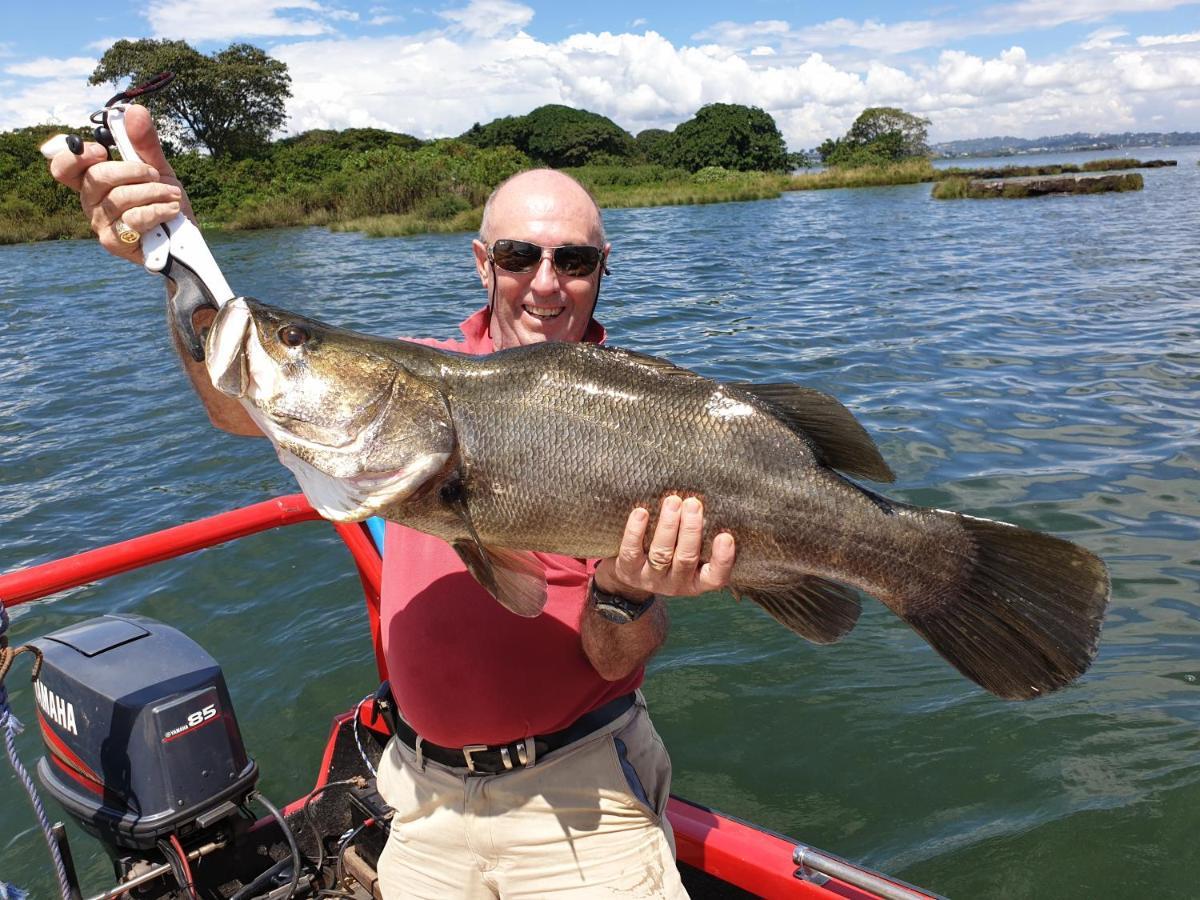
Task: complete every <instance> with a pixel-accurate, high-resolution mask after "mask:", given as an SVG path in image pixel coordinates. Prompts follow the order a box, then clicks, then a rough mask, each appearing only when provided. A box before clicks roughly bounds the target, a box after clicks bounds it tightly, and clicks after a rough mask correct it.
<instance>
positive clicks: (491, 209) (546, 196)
mask: <svg viewBox="0 0 1200 900" xmlns="http://www.w3.org/2000/svg"><path fill="white" fill-rule="evenodd" d="M549 217H558V218H563V217H567V218H570V219H573V220H574V221H575V222H576V223H577V225H578V226H579V227H580V228H581V229H583V230H584V231H586V232H587V235H588V237H587V241H586V243H589V244H591V245H592V246H595V247H603V246H604V222H603V221H602V220H601V218H600V207H599V206H597V205H596V201H595V200H594V199H592V195H591V194H589V193H588V191H587V188H585V187H584V186H583V185H581V184H580V183H579V182H578V181H576V180H575V179H574V178H572V177H571V176H570V175H567V174H565V173H563V172H559V171H557V170H555V169H529V170H528V171H525V172H518V173H517V174H516V175H513V176H511V177H510V178H508V179H506V180H505V181H503V182H501V184H500V186H499V187H497V188H496V189H495V190H494V191H492V195H491V196H490V197H488V199H487V203H486V204H485V205H484V207H483V221H482V222H481V223H480V225H479V239H480V240H481V241H483V242H484V243H485V244H487V243H490V242H492V241H494V240H498V239H500V238H503V237H510V235H505V234H499V233H493V232H495V231H496V228H497V226H501V227H502V223H507V222H508V221H510V220H512V219H514V218H517V219H519V220H521V221H523V222H529V221H537V220H539V219H544V218H549Z"/></svg>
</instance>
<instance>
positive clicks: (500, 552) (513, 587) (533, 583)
mask: <svg viewBox="0 0 1200 900" xmlns="http://www.w3.org/2000/svg"><path fill="white" fill-rule="evenodd" d="M453 547H454V552H455V553H457V554H458V558H459V559H461V560H462V561H463V564H464V565H465V566H466V567H467V571H469V572H470V573H471V574H472V575H473V576H474V577H475V580H476V581H478V582H479V583H480V584H481V585H483V586H484V588H486V589H487V592H488V593H489V594H491V595H492V596H493V597H495V598H496V599H497V600H498V601H500V603H501V604H502V605H503V606H504V608H505V609H507V610H508V611H509V612H513V613H516V614H517V615H518V616H524V617H525V618H527V619H531V618H533V617H534V616H537V615H541V612H542V608H543V607H544V606H545V605H546V570H545V568H544V567H543V566H542V564H541V563H540V562H538V559H537V557H536V556H534V555H533V554H532V553H529V552H527V551H524V550H508V549H506V548H501V547H485V546H484V545H483V544H481V543H479V542H478V540H464V541H455V542H454V544H453Z"/></svg>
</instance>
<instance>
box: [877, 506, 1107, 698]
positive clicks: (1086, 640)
mask: <svg viewBox="0 0 1200 900" xmlns="http://www.w3.org/2000/svg"><path fill="white" fill-rule="evenodd" d="M929 512H932V513H934V514H935V515H937V516H939V517H941V516H948V517H952V518H953V519H954V520H956V521H957V522H958V524H959V525H960V526H961V527H962V529H964V530H965V531H966V533H967V535H968V536H969V544H970V545H971V546H972V547H973V549H974V556H973V558H972V559H970V560H964V563H965V565H964V572H965V575H964V576H963V578H961V579H960V580H959V581H958V582H957V583H956V584H954V585H952V586H948V587H947V589H946V590H944V591H942V592H935V593H939V594H940V595H939V596H920V597H911V598H895V600H894V602H889V601H887V600H885V601H884V602H885V603H887V605H888V606H889V607H891V609H892V610H893V611H894V612H896V613H897V614H898V615H899V616H900V617H901V618H902V619H904V620H905V621H906V622H907V623H908V624H909V625H910V626H911V627H912V628H913V629H914V630H916V631H917V633H919V634H920V635H921V636H922V637H923V638H924V639H925V640H926V641H928V642H929V644H930V645H931V646H932V647H933V648H934V649H935V650H936V651H937V652H938V653H940V654H941V655H942V656H943V657H944V658H945V659H946V660H947V661H948V662H949V663H950V664H951V665H952V666H954V667H955V668H956V669H958V671H960V672H961V673H962V674H963V675H965V676H966V677H967V678H970V679H971V680H972V681H974V682H976V683H977V684H979V685H980V686H981V687H983V688H985V689H987V690H988V691H991V692H992V693H993V694H996V695H997V696H999V697H1003V698H1004V699H1006V700H1028V699H1031V698H1033V697H1038V696H1041V695H1042V694H1046V693H1049V692H1051V691H1055V690H1058V689H1059V688H1061V687H1063V686H1065V685H1067V684H1069V683H1071V682H1072V681H1074V680H1075V679H1076V678H1078V677H1079V676H1080V675H1082V674H1083V673H1084V672H1085V671H1086V670H1087V668H1088V666H1090V665H1091V662H1092V659H1093V658H1094V657H1095V655H1096V650H1097V648H1098V647H1099V643H1100V628H1101V624H1102V622H1103V619H1104V611H1105V607H1106V606H1107V604H1108V600H1109V593H1110V585H1109V578H1108V570H1107V569H1106V568H1105V566H1104V563H1103V562H1101V560H1100V559H1099V557H1097V556H1096V555H1095V554H1093V553H1091V552H1089V551H1088V550H1085V549H1084V548H1082V547H1080V546H1078V545H1076V544H1072V543H1071V542H1070V541H1065V540H1062V539H1061V538H1056V537H1053V536H1051V535H1047V534H1041V533H1039V532H1035V531H1028V530H1026V529H1024V528H1018V527H1016V526H1014V525H1006V524H1005V523H1003V522H993V521H990V520H987V519H976V518H973V517H971V516H964V515H960V514H958V513H951V512H945V511H943V510H937V511H932V510H931V511H929Z"/></svg>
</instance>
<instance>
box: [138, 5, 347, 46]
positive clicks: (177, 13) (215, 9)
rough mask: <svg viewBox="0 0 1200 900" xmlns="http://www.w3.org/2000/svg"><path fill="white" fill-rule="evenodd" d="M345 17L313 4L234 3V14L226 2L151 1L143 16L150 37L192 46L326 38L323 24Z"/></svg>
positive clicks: (327, 30)
mask: <svg viewBox="0 0 1200 900" xmlns="http://www.w3.org/2000/svg"><path fill="white" fill-rule="evenodd" d="M297 12H298V13H299V15H297V14H296V13H297ZM347 15H354V14H353V13H349V14H348V13H345V12H343V11H342V10H339V9H336V8H329V7H325V6H322V5H321V4H320V3H317V2H316V0H238V4H237V8H236V10H234V9H231V7H230V5H229V3H228V2H227V0H188V2H187V3H178V2H176V0H152V2H151V3H150V6H149V8H148V9H147V10H146V12H145V16H146V18H147V19H148V20H149V21H150V28H151V30H152V32H153V36H154V37H156V38H172V39H182V40H186V41H188V42H189V43H191V44H193V45H194V44H198V43H203V42H205V41H223V40H230V39H232V38H247V37H290V36H297V35H299V36H316V35H321V34H329V33H330V32H332V31H333V30H334V29H333V26H332V25H330V24H329V22H328V21H326V20H337V19H344V18H346V17H347Z"/></svg>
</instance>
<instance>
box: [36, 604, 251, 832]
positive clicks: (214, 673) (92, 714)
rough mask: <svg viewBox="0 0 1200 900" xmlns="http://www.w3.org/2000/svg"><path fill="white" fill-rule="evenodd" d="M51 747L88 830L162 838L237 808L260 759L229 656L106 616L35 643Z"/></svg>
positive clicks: (51, 765) (67, 804) (66, 800)
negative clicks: (248, 746) (235, 697)
mask: <svg viewBox="0 0 1200 900" xmlns="http://www.w3.org/2000/svg"><path fill="white" fill-rule="evenodd" d="M33 643H34V645H35V646H36V647H37V648H38V649H40V650H41V651H42V655H43V663H42V668H41V671H40V672H39V674H38V678H37V680H36V681H35V682H34V694H35V697H36V700H37V707H38V725H39V726H40V728H41V733H42V739H43V741H44V743H45V748H46V756H45V757H43V758H42V760H41V761H40V762H39V763H38V776H39V778H40V779H41V781H42V784H43V785H45V787H46V790H47V791H48V792H49V793H50V794H52V795H53V796H54V798H55V799H56V800H58V802H59V803H61V804H62V805H63V807H64V808H65V809H66V810H67V811H68V812H69V813H70V814H71V815H72V816H74V817H75V818H76V819H77V820H78V821H79V822H80V824H81V825H82V826H83V827H84V828H85V830H87V831H89V832H91V833H92V834H94V835H96V836H97V837H99V838H100V839H101V840H103V841H105V842H108V843H110V844H112V845H114V846H116V847H125V848H139V849H142V848H150V847H154V846H155V842H156V841H157V840H158V839H160V838H163V837H166V836H167V835H170V834H173V833H174V834H179V835H181V836H186V835H187V834H188V833H190V832H191V831H193V830H196V829H200V828H206V827H208V826H209V825H211V824H212V822H213V821H215V820H217V819H220V818H222V817H224V816H225V815H228V814H231V813H233V812H234V811H235V810H236V806H237V805H238V804H241V803H243V802H244V801H245V800H246V798H247V796H248V795H249V794H250V792H251V791H252V790H253V788H254V784H255V781H256V780H257V778H258V767H257V766H256V764H255V763H254V761H253V760H252V759H250V758H249V757H248V756H247V754H246V750H245V745H244V744H243V742H242V736H241V732H240V730H239V728H238V724H237V719H236V718H235V716H234V711H233V704H232V703H231V702H230V699H229V691H228V690H227V688H226V686H225V679H224V676H223V675H222V674H221V669H220V666H219V665H218V664H217V662H216V661H215V660H214V659H213V658H212V657H211V656H209V655H208V653H207V652H205V651H204V649H203V648H201V647H200V646H199V645H198V644H196V643H195V642H194V641H192V640H191V639H190V638H188V637H187V636H186V635H184V634H182V633H181V632H179V631H177V630H175V629H174V628H171V627H170V626H167V625H163V624H162V623H160V622H156V621H155V620H153V619H149V618H146V617H144V616H137V615H127V614H118V615H106V616H100V617H98V618H95V619H90V620H88V621H86V622H82V623H80V624H77V625H72V626H70V627H68V628H64V629H61V630H59V631H56V632H54V633H53V634H49V635H46V636H45V637H43V638H40V639H38V640H36V641H34V642H33Z"/></svg>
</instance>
